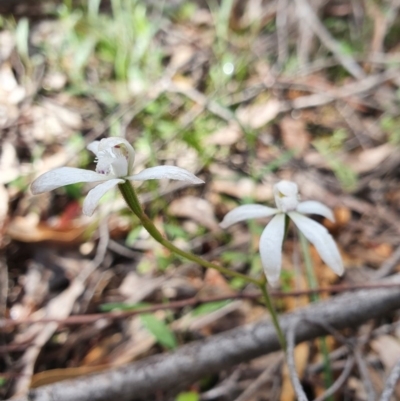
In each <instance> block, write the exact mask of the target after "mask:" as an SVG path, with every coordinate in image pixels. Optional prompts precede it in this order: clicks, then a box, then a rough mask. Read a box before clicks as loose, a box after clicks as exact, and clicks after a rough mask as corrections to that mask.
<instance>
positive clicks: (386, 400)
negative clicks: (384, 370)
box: [380, 359, 400, 401]
mask: <svg viewBox="0 0 400 401" xmlns="http://www.w3.org/2000/svg"><path fill="white" fill-rule="evenodd" d="M399 379H400V359H399V360H398V361H397V363H396V365H394V366H393V368H392V371H391V372H390V375H389V378H388V380H387V382H386V384H385V388H384V389H383V391H382V395H381V398H380V401H390V397H391V396H392V394H393V391H394V388H395V386H396V383H397V382H398V381H399Z"/></svg>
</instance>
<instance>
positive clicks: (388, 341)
mask: <svg viewBox="0 0 400 401" xmlns="http://www.w3.org/2000/svg"><path fill="white" fill-rule="evenodd" d="M371 347H372V349H373V350H374V351H375V352H376V353H377V354H378V355H379V358H380V360H381V362H382V364H383V366H385V369H386V370H387V371H390V369H391V368H392V367H393V366H394V365H395V364H396V363H397V362H398V361H399V359H400V342H399V341H398V340H396V339H395V338H394V337H393V336H389V335H382V336H379V337H377V338H375V339H374V340H372V341H371Z"/></svg>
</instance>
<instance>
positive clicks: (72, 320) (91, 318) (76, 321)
mask: <svg viewBox="0 0 400 401" xmlns="http://www.w3.org/2000/svg"><path fill="white" fill-rule="evenodd" d="M390 260H392V258H390ZM385 263H386V262H385ZM382 266H383V265H382ZM399 287H400V283H378V284H369V283H368V282H367V283H366V284H355V285H341V284H338V285H330V286H327V287H319V288H313V289H306V290H295V291H287V292H286V291H285V292H283V291H274V290H272V291H271V296H273V297H274V298H289V297H301V296H303V295H312V294H320V293H328V294H332V293H340V292H351V291H357V290H374V289H382V288H397V289H398V288H399ZM261 297H262V294H261V292H259V291H252V292H238V293H236V294H232V295H231V294H230V295H217V296H213V297H204V298H203V297H202V298H200V297H197V296H195V297H192V298H187V299H182V300H179V301H171V302H169V303H162V304H154V305H151V306H146V307H143V308H137V309H136V308H135V309H132V310H125V311H120V310H115V311H112V312H103V313H91V314H83V315H71V316H68V317H66V318H53V317H45V318H41V319H40V318H39V319H38V318H29V317H28V318H24V319H19V320H16V319H10V318H4V319H1V318H0V329H1V328H4V327H13V326H19V325H29V324H35V323H57V324H59V325H60V326H76V325H82V324H90V323H96V322H98V321H99V320H101V319H105V320H121V319H126V318H128V317H132V316H135V315H140V314H141V313H152V312H156V311H159V310H168V309H171V310H177V309H182V308H185V307H187V306H192V307H196V306H198V305H202V304H205V303H209V302H218V301H227V300H230V299H232V300H234V299H250V300H251V299H252V300H257V299H258V298H261ZM309 321H310V322H311V319H309ZM1 352H2V348H1V347H0V353H1Z"/></svg>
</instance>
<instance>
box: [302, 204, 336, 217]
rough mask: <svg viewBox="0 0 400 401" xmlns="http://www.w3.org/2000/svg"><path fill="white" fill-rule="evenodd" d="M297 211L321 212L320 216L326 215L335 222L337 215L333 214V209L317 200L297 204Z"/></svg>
mask: <svg viewBox="0 0 400 401" xmlns="http://www.w3.org/2000/svg"><path fill="white" fill-rule="evenodd" d="M296 211H297V212H299V213H308V214H319V215H320V216H324V217H326V218H327V219H329V220H330V221H332V222H335V217H334V216H333V212H332V210H331V209H329V207H328V206H325V205H324V204H323V203H321V202H317V201H305V202H301V203H299V205H298V206H297V208H296Z"/></svg>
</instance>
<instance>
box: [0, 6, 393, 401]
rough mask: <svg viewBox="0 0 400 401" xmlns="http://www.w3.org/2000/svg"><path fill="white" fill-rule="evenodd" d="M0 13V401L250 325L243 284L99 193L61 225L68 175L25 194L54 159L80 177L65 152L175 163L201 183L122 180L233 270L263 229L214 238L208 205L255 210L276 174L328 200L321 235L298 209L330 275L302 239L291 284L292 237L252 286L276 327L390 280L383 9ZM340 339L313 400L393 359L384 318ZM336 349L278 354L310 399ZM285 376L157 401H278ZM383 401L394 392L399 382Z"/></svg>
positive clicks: (243, 269) (272, 359)
mask: <svg viewBox="0 0 400 401" xmlns="http://www.w3.org/2000/svg"><path fill="white" fill-rule="evenodd" d="M6 4H7V3H5V4H4V5H0V11H1V12H3V13H4V14H3V15H2V16H1V17H0V26H1V30H0V127H1V134H0V149H1V150H0V313H1V327H2V329H1V336H0V339H1V343H0V353H1V358H0V397H2V399H6V398H8V397H10V396H12V395H13V394H25V393H26V392H27V391H28V389H29V388H34V387H38V386H42V385H45V384H51V383H54V382H58V381H61V380H65V379H74V378H77V377H81V376H83V375H85V374H88V373H93V372H99V371H103V370H107V369H114V368H116V367H119V366H123V365H124V364H127V363H131V362H133V361H137V360H140V359H143V358H146V357H148V356H150V355H154V354H161V353H166V352H168V351H171V350H175V349H179V347H181V346H182V345H183V344H186V343H189V342H193V341H197V340H202V339H204V338H210V337H212V336H213V335H214V334H216V333H221V332H224V331H226V330H230V329H233V328H235V327H239V326H244V325H246V324H249V323H253V322H256V321H258V320H260V319H263V318H265V317H266V316H267V312H266V310H265V307H264V306H263V304H262V300H261V299H260V297H259V294H258V293H257V292H256V291H257V288H256V287H253V286H252V285H249V284H247V283H246V282H245V281H244V280H242V279H240V278H231V277H228V276H226V275H223V274H220V273H218V272H216V271H214V270H207V269H204V268H203V267H201V266H199V265H196V264H194V263H192V262H190V261H185V260H184V259H182V258H181V257H178V256H176V255H174V254H172V253H171V252H170V251H168V250H166V249H165V248H163V247H162V246H161V245H159V244H158V243H157V242H156V241H154V239H152V238H151V237H150V236H149V235H148V233H147V232H146V231H145V230H144V229H143V228H142V227H141V225H140V224H139V221H138V219H137V218H136V217H135V216H133V215H132V214H131V213H130V212H129V210H128V209H127V207H126V205H125V203H124V201H123V198H122V197H121V195H120V194H119V193H118V192H117V191H115V192H114V193H109V194H107V195H106V196H105V197H104V198H103V199H102V202H101V204H100V206H99V207H98V208H97V210H96V212H95V214H94V216H92V217H87V216H83V215H82V213H81V205H82V202H83V200H84V198H85V196H86V194H87V191H88V188H89V186H88V185H86V184H73V185H70V186H67V187H62V188H59V189H57V190H55V191H52V192H48V193H45V194H42V195H37V196H34V195H32V193H31V192H30V188H29V187H30V184H31V182H32V181H33V179H34V178H36V177H37V176H39V175H40V174H43V173H44V172H46V171H49V170H51V169H53V168H57V167H61V166H65V165H68V166H71V167H79V168H85V169H86V168H87V169H93V168H94V166H95V163H94V155H93V154H92V153H91V152H89V151H88V150H86V146H87V145H88V144H89V143H90V142H92V141H94V140H99V139H102V138H106V137H110V136H122V137H124V138H126V139H127V140H128V141H129V142H130V143H131V144H132V146H133V147H134V149H135V151H136V159H135V165H134V170H135V172H138V171H141V170H142V169H143V168H145V167H151V166H157V165H164V164H165V165H176V166H179V167H182V168H185V169H187V170H189V171H191V172H192V173H194V174H196V175H197V176H198V177H200V178H201V179H203V180H204V181H205V184H204V185H200V186H188V185H185V184H184V183H182V182H179V181H168V180H162V181H145V182H143V183H139V184H138V183H135V188H136V189H137V192H138V194H139V196H140V200H141V201H142V203H143V205H144V208H145V210H146V213H147V214H148V215H149V216H150V218H151V219H152V220H153V221H154V223H155V224H156V226H157V227H158V229H159V230H160V231H161V232H162V233H163V235H165V236H166V237H168V238H169V239H170V240H171V241H172V242H173V243H174V244H175V245H176V246H178V247H180V248H182V249H185V250H190V251H191V252H193V253H195V254H197V255H199V256H202V257H203V258H205V259H207V260H209V261H213V262H215V263H219V264H221V265H223V266H225V267H227V268H229V269H231V270H233V271H236V272H240V273H243V274H246V275H249V276H251V277H254V278H258V277H260V276H261V275H262V271H263V270H262V265H261V260H260V256H259V253H258V243H259V239H260V235H261V233H262V231H263V229H264V227H265V225H266V223H267V222H268V219H257V220H250V221H248V222H245V223H240V224H237V225H234V226H232V227H230V228H229V229H226V230H223V229H221V228H220V226H219V222H220V221H221V220H222V218H223V217H224V215H225V214H226V213H227V212H229V211H230V210H232V209H233V208H234V207H237V206H239V205H242V204H246V203H258V204H263V205H267V206H272V207H274V197H273V185H274V184H276V183H277V182H279V181H280V180H290V181H293V182H295V183H297V185H298V187H299V192H300V194H301V199H302V200H317V201H320V202H322V203H324V204H326V205H327V206H329V207H330V208H331V209H332V210H333V211H334V215H335V218H336V221H335V223H332V222H329V221H328V220H326V219H323V218H321V217H318V216H313V218H315V219H316V220H318V221H319V222H320V223H321V224H323V225H324V226H325V227H326V228H327V229H328V230H329V231H330V233H331V234H332V235H333V237H334V239H335V241H336V243H337V244H338V247H339V249H340V253H341V255H342V258H343V261H344V266H345V273H344V275H343V276H342V277H338V276H337V275H336V274H335V273H334V272H333V271H332V270H330V269H329V268H328V267H327V266H326V265H324V264H323V263H322V261H321V259H320V257H319V256H318V253H317V252H316V251H315V249H314V248H313V247H310V252H311V264H312V269H311V270H312V273H311V274H310V273H308V274H307V273H306V269H305V267H304V262H303V259H304V249H302V248H301V247H300V243H299V237H298V234H297V233H296V230H295V228H294V226H291V227H290V230H289V232H288V236H287V239H286V240H285V242H284V245H283V268H282V273H281V277H280V282H279V284H278V285H277V286H275V287H271V288H270V289H271V293H272V295H273V300H274V303H275V305H276V308H277V310H278V311H279V313H281V314H285V313H287V312H291V311H294V310H297V309H298V308H301V307H307V306H308V305H309V304H310V303H312V302H318V301H319V300H321V299H328V298H329V297H335V296H336V294H338V293H342V292H348V291H351V290H354V289H356V288H362V287H368V286H371V285H374V286H375V288H376V286H379V285H380V284H379V282H378V279H380V278H383V277H389V278H390V276H391V275H393V274H395V273H396V272H398V271H399V270H400V241H399V239H400V168H399V167H400V28H399V27H400V18H399V14H398V12H399V8H400V3H399V2H398V1H384V2H378V1H367V0H353V1H344V0H343V1H341V0H335V1H322V0H312V1H311V0H296V1H293V2H291V1H288V0H272V1H262V0H250V1H247V2H241V1H238V0H221V1H220V2H219V1H216V0H215V1H209V2H204V3H203V2H201V1H180V0H176V1H171V2H168V1H165V2H157V1H154V2H151V1H148V2H144V1H128V0H113V1H100V0H88V1H86V2H82V5H81V4H79V2H73V1H67V0H65V1H64V2H54V1H42V2H35V4H32V3H30V2H24V1H18V2H17V3H16V4H14V6H9V7H7V6H6ZM3 8H4V10H3ZM305 253H306V254H307V252H305ZM389 283H390V280H389ZM393 285H396V284H393ZM312 289H314V290H315V289H317V290H318V289H319V290H318V291H314V292H312V291H311V290H312ZM246 294H247V295H248V296H247V295H246ZM249 294H250V295H249ZM315 294H317V295H315ZM177 301H179V302H178V303H177V304H176V305H175V306H174V307H170V308H168V306H166V305H168V304H169V303H171V302H173V303H174V302H175V303H176V302H177ZM173 305H174V304H173ZM143 308H145V309H143ZM121 310H122V311H124V314H121V315H119V316H115V314H112V317H110V312H111V313H113V312H115V311H121ZM143 311H145V312H146V313H144V312H143ZM140 312H142V313H140ZM36 321H41V323H37V322H36ZM383 328H384V330H383ZM342 334H343V335H345V336H346V338H347V339H348V340H349V341H353V342H354V344H358V347H357V350H358V351H357V352H358V354H357V355H358V358H356V360H357V363H356V364H355V365H354V366H353V367H352V368H351V369H347V371H346V373H345V375H346V377H344V380H343V382H342V384H341V385H340V387H339V388H338V389H337V391H336V395H335V396H334V397H336V398H332V397H331V398H328V399H331V400H333V399H336V400H339V399H343V400H373V399H374V397H376V395H377V394H380V393H381V392H382V391H383V389H384V387H385V383H386V380H387V377H388V374H389V372H390V371H391V369H392V368H393V366H394V365H395V364H396V362H397V361H398V360H399V359H400V320H399V313H398V312H393V313H391V314H387V315H385V316H382V317H381V318H379V319H374V320H372V321H371V320H369V321H368V322H367V323H365V324H363V325H361V326H360V327H358V328H357V329H353V330H348V331H343V332H342ZM361 338H363V340H362V341H361V340H360V339H361ZM365 339H367V340H365ZM340 350H343V345H342V344H340V341H339V338H338V337H335V335H332V334H330V335H328V336H326V337H320V338H318V339H315V340H313V341H309V342H304V343H302V344H300V345H298V346H297V347H296V348H295V350H294V354H295V358H296V361H297V375H298V377H299V378H300V381H301V383H302V385H303V387H304V389H305V391H306V394H307V397H308V398H309V399H310V400H311V399H314V398H316V397H318V396H320V395H321V394H323V393H324V391H325V390H326V389H327V388H328V387H329V386H330V385H332V384H333V382H334V381H335V379H336V378H337V377H339V376H340V374H341V373H342V372H343V369H346V366H347V365H346V363H347V362H346V358H348V357H349V355H348V352H347V353H346V352H341V351H340ZM271 365H273V366H274V367H273V369H271ZM285 366H286V365H285V364H284V363H282V358H280V357H279V353H278V354H277V353H275V354H269V355H265V356H260V357H259V358H257V359H254V360H251V361H246V362H243V363H242V364H240V365H237V366H232V367H231V368H230V369H228V370H224V371H220V372H218V373H215V374H214V373H213V374H210V375H209V376H208V377H205V378H204V379H203V380H201V381H198V382H196V383H192V384H191V385H190V386H188V387H187V388H185V389H179V391H177V392H175V393H174V392H168V393H162V392H161V393H160V392H159V393H158V395H157V399H160V400H167V399H168V400H179V401H198V400H224V401H225V400H226V401H228V400H229V401H230V400H236V399H238V398H237V397H239V396H240V394H241V393H242V392H243V391H244V390H246V391H247V390H248V389H249V388H252V389H253V390H251V391H249V393H248V394H247V393H246V397H245V398H241V400H242V401H243V400H244V399H247V400H260V401H261V400H279V401H292V400H294V399H296V394H295V391H294V389H293V387H292V384H291V380H293V377H291V374H290V373H289V372H288V370H287V368H286V367H285ZM255 383H256V385H254V386H252V385H253V384H255ZM396 391H397V392H396ZM395 392H396V394H397V398H396V399H400V386H398V388H397V389H395ZM320 399H321V398H320Z"/></svg>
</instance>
